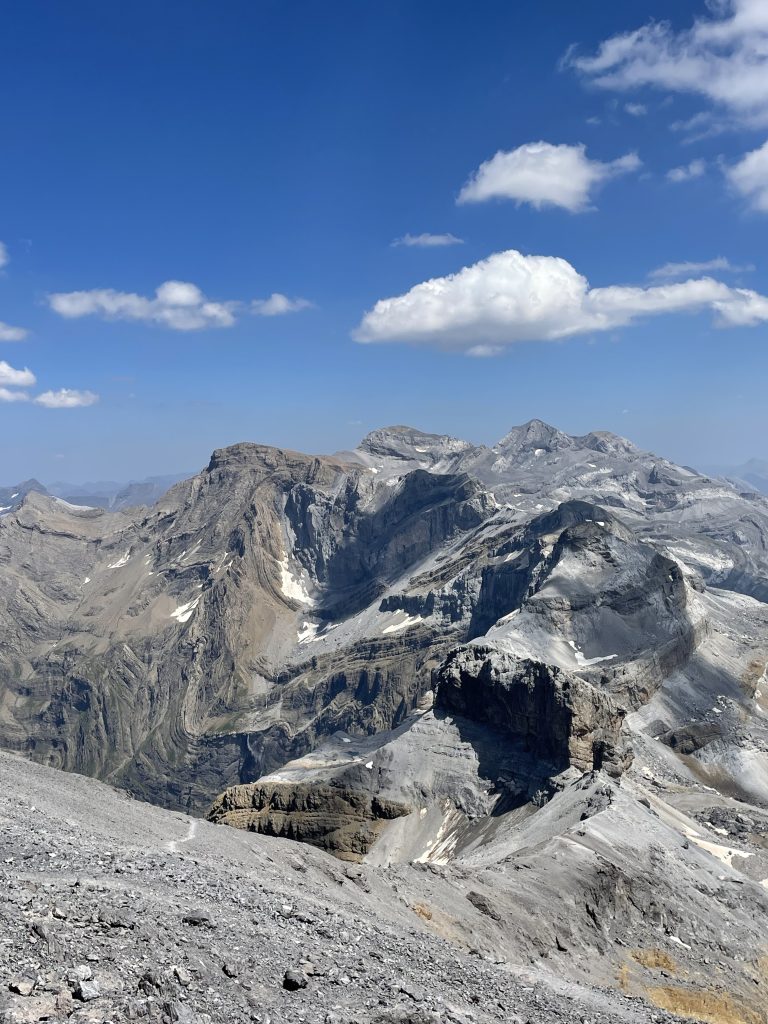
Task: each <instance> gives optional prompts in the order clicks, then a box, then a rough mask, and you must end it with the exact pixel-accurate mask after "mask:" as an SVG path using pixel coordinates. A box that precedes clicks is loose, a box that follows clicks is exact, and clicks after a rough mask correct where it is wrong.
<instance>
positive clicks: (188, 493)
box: [0, 420, 768, 1024]
mask: <svg viewBox="0 0 768 1024" xmlns="http://www.w3.org/2000/svg"><path fill="white" fill-rule="evenodd" d="M32 483H33V482H30V483H29V484H28V485H25V487H21V486H20V487H19V489H18V490H17V491H16V492H14V494H13V498H12V499H11V500H12V501H13V502H14V504H13V505H12V507H10V508H6V509H4V511H3V514H2V516H0V582H1V583H2V587H0V631H1V632H2V635H3V637H4V638H5V640H4V642H3V644H2V647H0V746H2V747H4V748H5V749H6V750H8V751H12V752H15V753H17V754H23V755H24V756H25V757H27V758H30V759H32V760H34V761H37V762H39V763H40V764H42V765H44V766H47V767H48V768H55V769H64V770H65V771H68V772H77V773H80V774H84V775H90V776H93V777H94V778H96V779H99V780H101V781H103V782H107V783H109V784H110V785H111V786H115V787H118V788H120V789H122V790H125V791H127V792H128V793H130V794H131V795H132V796H134V797H135V798H139V799H141V800H145V801H149V802H151V803H154V804H158V805H160V806H162V807H165V808H168V809H170V810H172V811H174V812H176V813H179V812H182V813H184V814H185V815H195V816H207V817H208V818H209V819H210V821H212V822H215V823H219V824H220V825H222V826H223V825H229V826H234V827H236V828H239V829H244V830H246V831H248V832H250V833H258V834H259V835H261V836H268V837H273V838H278V839H292V840H298V841H300V842H304V843H307V844H310V845H311V846H315V847H318V848H320V849H321V850H323V851H325V852H326V853H329V854H332V855H333V856H334V857H335V858H336V859H337V860H341V861H345V862H347V864H352V865H355V866H356V869H359V868H360V867H364V868H365V870H366V871H373V872H374V873H377V875H376V877H380V878H388V879H396V880H397V885H398V886H400V887H401V889H402V891H403V892H407V893H408V897H407V899H408V900H409V902H410V903H411V904H413V905H414V906H415V905H418V906H419V907H421V908H422V909H421V910H415V911H414V912H415V914H416V915H417V916H419V919H420V924H419V927H420V928H424V929H426V930H427V931H428V932H430V933H431V934H433V935H439V936H440V938H441V940H444V941H448V942H449V943H454V944H456V945H457V946H460V947H462V948H468V947H473V948H478V949H479V950H480V951H481V952H482V953H483V955H485V956H491V955H493V956H496V957H497V958H500V959H501V960H502V961H503V962H504V963H515V964H536V965H540V964H542V963H543V962H546V966H547V969H551V970H554V972H555V973H556V974H557V975H558V976H560V977H565V978H568V979H570V981H571V982H572V983H573V984H574V985H578V986H587V987H589V986H592V987H593V988H594V986H597V987H598V988H600V987H614V988H616V987H617V988H618V989H619V990H620V991H622V992H624V993H626V994H628V995H635V996H638V997H642V998H643V999H646V1000H648V1001H649V1002H650V1003H652V1004H654V1005H655V1006H656V1008H657V1011H656V1012H658V1013H659V1014H661V1013H662V1012H664V1011H669V1012H671V1013H680V1014H683V1015H687V1016H689V1017H690V1016H693V1017H694V1018H696V1019H703V1020H713V1021H723V1022H725V1021H728V1022H743V1024H753V1022H760V1021H764V1020H765V1017H764V1010H765V1006H766V1005H767V1004H768V998H767V996H768V960H766V956H768V947H766V940H765V935H766V934H768V927H767V926H768V718H767V717H766V716H767V715H768V682H767V681H766V665H768V604H767V603H766V602H768V500H767V499H766V498H764V497H763V496H762V495H761V494H759V493H757V491H756V490H754V489H751V488H748V489H744V488H743V487H741V486H739V485H738V484H737V485H736V486H734V485H733V483H732V482H729V481H728V480H726V479H723V478H721V477H714V476H707V475H705V474H701V473H698V472H696V471H695V470H692V469H690V468H687V467H681V466H677V465H675V464H673V463H671V462H669V461H667V460H665V459H663V458H660V457H658V456H655V455H653V454H652V453H649V452H645V451H643V450H641V449H639V448H637V447H635V446H634V445H633V444H631V443H630V442H629V441H627V440H625V439H624V438H621V437H618V436H616V435H614V434H610V433H606V432H603V431H595V432H592V433H589V434H586V435H584V436H578V437H574V436H570V435H567V434H565V433H563V432H561V431H559V430H557V429H556V428H554V427H552V426H550V425H548V424H546V423H543V422H541V421H539V420H533V421H531V422H529V423H526V424H524V425H522V426H519V427H515V428H513V429H512V430H511V431H510V432H509V433H508V434H507V435H506V436H505V437H503V438H502V439H501V440H500V441H499V442H498V443H497V444H495V445H493V446H491V447H486V446H478V445H473V444H471V443H469V442H466V441H461V440H459V439H456V438H452V437H447V436H443V435H435V434H427V433H424V432H422V431H419V430H416V429H414V428H410V427H405V426H395V427H389V428H384V429H381V430H376V431H374V432H373V433H371V434H369V435H368V436H367V437H366V438H364V439H363V441H362V442H361V443H360V445H359V446H358V447H357V448H356V449H355V450H353V451H348V452H341V453H336V454H335V455H332V456H309V455H303V454H300V453H297V452H292V451H284V450H280V449H276V448H270V447H266V446H263V445H258V444H250V443H243V444H238V445H234V446H231V447H229V448H224V449H220V450H218V451H215V452H214V453H213V455H212V457H211V459H210V462H209V464H208V465H207V466H206V468H205V469H204V470H202V472H200V473H199V474H197V475H195V476H193V477H191V478H189V479H186V480H183V481H181V482H178V483H176V484H175V485H174V486H172V487H171V488H170V489H169V490H167V491H166V492H165V493H163V494H162V496H161V497H160V498H159V500H158V501H157V502H156V503H155V504H153V505H152V506H151V507H146V506H144V507H133V506H132V507H124V508H120V509H117V510H114V509H109V510H107V509H103V508H97V507H91V508H84V507H81V506H78V503H77V502H70V501H68V500H62V499H61V498H59V497H56V496H54V495H50V494H46V493H43V491H42V490H41V489H38V488H36V487H34V486H31V484H32ZM0 497H2V496H1V495H0ZM19 763H22V762H19ZM57 778H60V776H57ZM537 969H538V968H537ZM590 1012H591V1011H590ZM628 1012H629V1011H628ZM761 1014H762V1016H761ZM307 1019H315V1018H313V1017H312V1018H307ZM317 1019H318V1020H320V1019H322V1018H320V1017H318V1018H317ZM355 1019H357V1018H355ZM361 1019H366V1018H361ZM370 1019H373V1018H372V1017H371V1018H370ZM402 1019H403V1020H405V1019H406V1018H402ZM408 1019H411V1018H408ZM413 1019H414V1020H415V1019H416V1018H413ZM418 1019H419V1020H421V1018H418ZM424 1019H425V1020H426V1019H428V1018H424ZM438 1019H441V1018H438ZM457 1019H458V1018H457ZM484 1019H488V1018H484ZM552 1019H555V1018H552ZM562 1019H578V1018H573V1017H563V1018H562ZM612 1019H617V1020H618V1019H627V1020H629V1019H631V1018H630V1016H627V1017H625V1018H623V1017H617V1018H612ZM646 1019H647V1018H646ZM657 1019H658V1020H662V1019H666V1018H664V1017H662V1016H661V1015H659V1016H658V1018H657Z"/></svg>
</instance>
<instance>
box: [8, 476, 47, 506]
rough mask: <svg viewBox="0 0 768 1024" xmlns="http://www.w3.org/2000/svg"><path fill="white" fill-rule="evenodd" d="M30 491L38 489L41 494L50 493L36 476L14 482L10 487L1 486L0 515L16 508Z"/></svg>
mask: <svg viewBox="0 0 768 1024" xmlns="http://www.w3.org/2000/svg"><path fill="white" fill-rule="evenodd" d="M30 491H38V492H39V493H40V494H48V493H50V492H49V491H47V490H46V489H45V487H44V486H43V484H41V483H40V481H39V480H35V479H34V478H33V479H31V480H25V481H24V482H23V483H20V484H13V485H12V486H10V487H0V515H4V514H5V513H6V512H12V511H13V510H14V509H16V508H17V507H18V506H19V505H20V504H21V503H22V501H24V499H25V498H26V496H27V495H28V494H29V492H30Z"/></svg>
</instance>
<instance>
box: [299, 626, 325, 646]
mask: <svg viewBox="0 0 768 1024" xmlns="http://www.w3.org/2000/svg"><path fill="white" fill-rule="evenodd" d="M319 629H320V626H319V624H318V623H317V622H304V623H303V624H302V627H301V629H300V630H299V631H298V633H297V634H296V638H297V639H298V641H299V643H300V644H309V643H312V641H313V640H319V639H320V638H319V637H318V635H317V631H318V630H319Z"/></svg>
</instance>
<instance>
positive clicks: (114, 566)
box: [107, 548, 131, 569]
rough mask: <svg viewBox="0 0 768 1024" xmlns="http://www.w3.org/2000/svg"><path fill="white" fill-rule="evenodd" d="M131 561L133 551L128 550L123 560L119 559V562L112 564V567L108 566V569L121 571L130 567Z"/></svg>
mask: <svg viewBox="0 0 768 1024" xmlns="http://www.w3.org/2000/svg"><path fill="white" fill-rule="evenodd" d="M130 559H131V549H130V548H128V550H127V551H126V552H125V554H124V555H123V557H122V558H118V560H117V561H116V562H112V563H111V564H110V565H108V566H107V568H108V569H121V568H122V567H123V566H124V565H128V562H129V561H130Z"/></svg>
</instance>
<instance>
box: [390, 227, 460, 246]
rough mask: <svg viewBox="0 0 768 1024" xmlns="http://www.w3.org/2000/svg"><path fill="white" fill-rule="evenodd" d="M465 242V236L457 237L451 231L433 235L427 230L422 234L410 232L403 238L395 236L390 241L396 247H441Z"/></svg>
mask: <svg viewBox="0 0 768 1024" xmlns="http://www.w3.org/2000/svg"><path fill="white" fill-rule="evenodd" d="M463 244H464V239H463V238H457V237H456V235H452V234H450V232H446V234H443V235H433V234H431V233H430V232H429V231H425V232H423V233H422V234H420V235H412V234H410V233H408V234H405V235H403V236H402V237H401V238H395V239H393V240H392V241H391V242H390V245H391V246H392V248H394V249H397V248H399V247H401V246H405V247H406V248H417V249H439V248H444V247H445V246H447V245H463Z"/></svg>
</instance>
